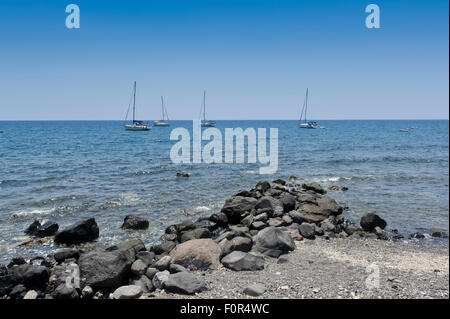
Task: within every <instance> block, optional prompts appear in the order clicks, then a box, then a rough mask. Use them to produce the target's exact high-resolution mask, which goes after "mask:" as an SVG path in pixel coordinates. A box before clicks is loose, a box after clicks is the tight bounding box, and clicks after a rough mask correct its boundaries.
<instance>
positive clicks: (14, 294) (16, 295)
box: [9, 284, 27, 299]
mask: <svg viewBox="0 0 450 319" xmlns="http://www.w3.org/2000/svg"><path fill="white" fill-rule="evenodd" d="M26 293H27V288H26V287H25V286H24V285H22V284H19V285H16V286H14V287H13V288H12V289H11V291H10V293H9V297H11V299H22V298H23V297H24V296H25V295H26Z"/></svg>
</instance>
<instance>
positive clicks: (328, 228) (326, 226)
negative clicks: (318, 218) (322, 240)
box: [320, 218, 336, 232]
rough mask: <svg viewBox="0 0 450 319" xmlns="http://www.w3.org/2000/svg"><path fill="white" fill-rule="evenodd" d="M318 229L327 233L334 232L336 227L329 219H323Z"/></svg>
mask: <svg viewBox="0 0 450 319" xmlns="http://www.w3.org/2000/svg"><path fill="white" fill-rule="evenodd" d="M320 227H321V228H322V229H323V230H324V231H327V232H334V230H335V229H336V226H335V225H334V223H333V221H332V220H331V219H330V218H327V219H325V220H324V221H323V222H322V223H321V224H320Z"/></svg>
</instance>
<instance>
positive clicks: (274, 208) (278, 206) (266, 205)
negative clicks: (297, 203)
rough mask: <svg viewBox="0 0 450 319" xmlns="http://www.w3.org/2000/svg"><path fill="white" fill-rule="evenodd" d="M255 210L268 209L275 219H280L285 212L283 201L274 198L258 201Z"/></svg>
mask: <svg viewBox="0 0 450 319" xmlns="http://www.w3.org/2000/svg"><path fill="white" fill-rule="evenodd" d="M255 209H257V210H258V209H268V210H269V211H270V212H271V213H272V216H273V217H280V216H282V215H283V212H284V209H283V204H282V203H281V201H280V200H279V199H276V198H274V197H272V196H263V197H261V198H260V199H258V201H257V203H256V204H255Z"/></svg>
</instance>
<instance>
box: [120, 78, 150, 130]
mask: <svg viewBox="0 0 450 319" xmlns="http://www.w3.org/2000/svg"><path fill="white" fill-rule="evenodd" d="M129 111H130V106H128V111H127V116H126V117H125V120H126V118H127V117H128V112H129ZM125 129H126V130H127V131H149V130H150V125H148V124H145V123H144V121H137V120H136V81H134V85H133V122H132V123H131V124H125Z"/></svg>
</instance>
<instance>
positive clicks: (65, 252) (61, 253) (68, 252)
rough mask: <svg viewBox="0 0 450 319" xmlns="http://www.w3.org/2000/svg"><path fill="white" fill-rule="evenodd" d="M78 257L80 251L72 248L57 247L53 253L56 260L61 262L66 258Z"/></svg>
mask: <svg viewBox="0 0 450 319" xmlns="http://www.w3.org/2000/svg"><path fill="white" fill-rule="evenodd" d="M79 257H80V251H79V250H78V249H73V248H64V249H59V250H57V251H56V252H55V253H54V254H53V258H55V260H56V262H58V263H61V262H63V261H64V260H66V259H72V258H73V259H78V258H79Z"/></svg>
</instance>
